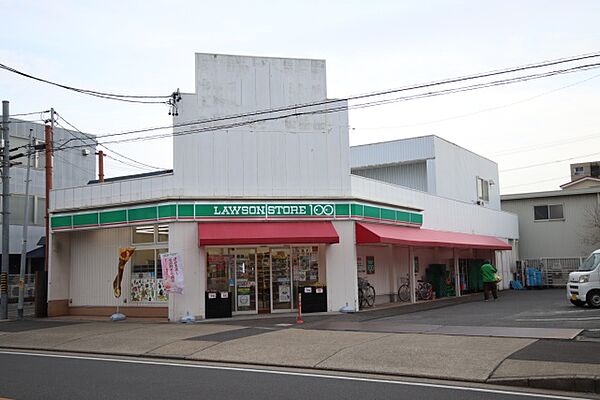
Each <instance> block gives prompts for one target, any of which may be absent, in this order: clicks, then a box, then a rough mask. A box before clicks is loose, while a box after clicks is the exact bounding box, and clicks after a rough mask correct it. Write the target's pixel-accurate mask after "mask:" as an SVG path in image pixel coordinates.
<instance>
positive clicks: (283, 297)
mask: <svg viewBox="0 0 600 400" xmlns="http://www.w3.org/2000/svg"><path fill="white" fill-rule="evenodd" d="M289 301H290V286H289V285H279V302H280V303H289Z"/></svg>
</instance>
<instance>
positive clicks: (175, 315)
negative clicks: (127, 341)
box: [169, 222, 206, 321]
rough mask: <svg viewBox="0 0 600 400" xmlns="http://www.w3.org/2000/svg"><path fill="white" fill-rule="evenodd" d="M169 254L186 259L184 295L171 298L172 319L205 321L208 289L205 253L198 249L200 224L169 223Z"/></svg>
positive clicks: (184, 265)
mask: <svg viewBox="0 0 600 400" xmlns="http://www.w3.org/2000/svg"><path fill="white" fill-rule="evenodd" d="M169 252H170V253H179V254H180V255H181V256H182V258H183V278H184V289H183V294H172V295H171V296H169V320H170V321H179V320H181V318H182V317H184V316H186V315H192V316H194V317H196V318H204V315H205V313H204V310H205V306H204V292H205V290H206V254H205V251H204V249H203V248H200V247H198V224H196V223H193V222H192V223H176V224H169Z"/></svg>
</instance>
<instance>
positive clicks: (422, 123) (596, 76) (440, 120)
mask: <svg viewBox="0 0 600 400" xmlns="http://www.w3.org/2000/svg"><path fill="white" fill-rule="evenodd" d="M598 77H600V74H598V75H594V76H592V77H590V78H586V79H583V80H580V81H577V82H574V83H571V84H569V85H565V86H561V87H559V88H556V89H552V90H550V91H547V92H544V93H540V94H538V95H535V96H532V97H528V98H526V99H522V100H518V101H515V102H512V103H508V104H502V105H499V106H495V107H489V108H484V109H481V110H478V111H474V112H470V113H466V114H460V115H454V116H451V117H447V118H442V119H436V120H433V121H427V122H417V123H414V124H406V125H397V126H382V127H366V128H364V127H358V128H352V130H387V129H401V128H412V127H416V126H423V125H432V124H437V123H440V122H446V121H451V120H454V119H459V118H465V117H470V116H473V115H477V114H481V113H485V112H488V111H494V110H499V109H502V108H507V107H511V106H514V105H517V104H522V103H526V102H528V101H531V100H535V99H537V98H539V97H542V96H547V95H549V94H552V93H555V92H558V91H560V90H564V89H568V88H570V87H573V86H576V85H580V84H582V83H585V82H587V81H590V80H592V79H595V78H598Z"/></svg>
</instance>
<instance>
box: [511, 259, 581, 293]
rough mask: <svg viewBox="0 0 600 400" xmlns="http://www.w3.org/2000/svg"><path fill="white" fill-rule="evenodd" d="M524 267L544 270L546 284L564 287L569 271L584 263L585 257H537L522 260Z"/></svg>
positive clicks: (543, 275) (544, 282)
mask: <svg viewBox="0 0 600 400" xmlns="http://www.w3.org/2000/svg"><path fill="white" fill-rule="evenodd" d="M521 261H522V264H523V266H524V268H527V267H531V268H535V269H538V270H540V271H542V280H543V284H544V286H547V287H562V286H565V285H566V284H567V280H568V279H569V272H573V271H575V270H577V269H578V268H579V266H580V265H581V263H583V261H584V258H583V257H566V258H535V259H526V260H521Z"/></svg>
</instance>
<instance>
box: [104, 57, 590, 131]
mask: <svg viewBox="0 0 600 400" xmlns="http://www.w3.org/2000/svg"><path fill="white" fill-rule="evenodd" d="M597 57H600V52H596V53H589V54H584V55H580V56H575V57H569V58H561V59H558V60H551V61H544V62H540V63H536V64H528V65H524V66H519V67H511V68H506V69H502V70H495V71H491V72H484V73H479V74H474V75H468V76H462V77H458V78H448V79H443V80H439V81H432V82H428V83H421V84H415V85H409V86H404V87H401V88H397V89H386V90H382V91H378V92H371V93H366V94H360V95H355V96H350V97H346V98H340V99H326V100H321V101H316V102H310V103H304V104H296V105H289V106H283V107H278V108H271V109H266V110H257V111H252V112H247V113H240V114H232V115H226V116H222V117H215V118H207V119H201V120H196V121H189V122H183V123H175V124H173V125H168V126H158V127H150V128H143V129H136V130H130V131H124V132H119V133H113V134H105V135H98V136H97V137H98V138H100V137H112V136H124V135H129V134H135V133H144V132H151V131H156V130H165V129H171V128H178V127H185V126H190V125H198V124H207V123H212V122H222V121H227V120H231V119H239V118H246V117H255V116H260V115H264V114H273V113H278V112H284V111H293V110H298V109H302V108H307V107H315V106H323V105H328V104H332V103H338V102H342V101H353V100H360V99H363V98H368V97H378V96H383V95H388V94H393V93H398V92H404V91H410V90H416V89H424V88H428V87H433V86H439V85H445V84H450V83H458V82H463V81H468V80H474V79H481V78H485V77H491V76H496V75H502V74H509V73H514V72H521V71H525V70H529V69H537V68H543V67H548V66H553V65H558V64H563V63H569V62H574V61H581V60H585V59H590V58H597ZM596 66H597V64H595V65H594V64H588V65H584V66H578V67H574V70H580V69H583V68H585V67H587V68H591V67H596ZM567 72H569V71H562V72H559V73H567ZM554 74H557V73H556V72H555V73H553V75H554ZM546 76H551V75H543V76H540V77H546ZM530 79H531V78H530ZM449 90H451V89H449ZM382 104H384V103H382ZM292 116H295V115H292ZM261 121H262V120H261Z"/></svg>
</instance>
